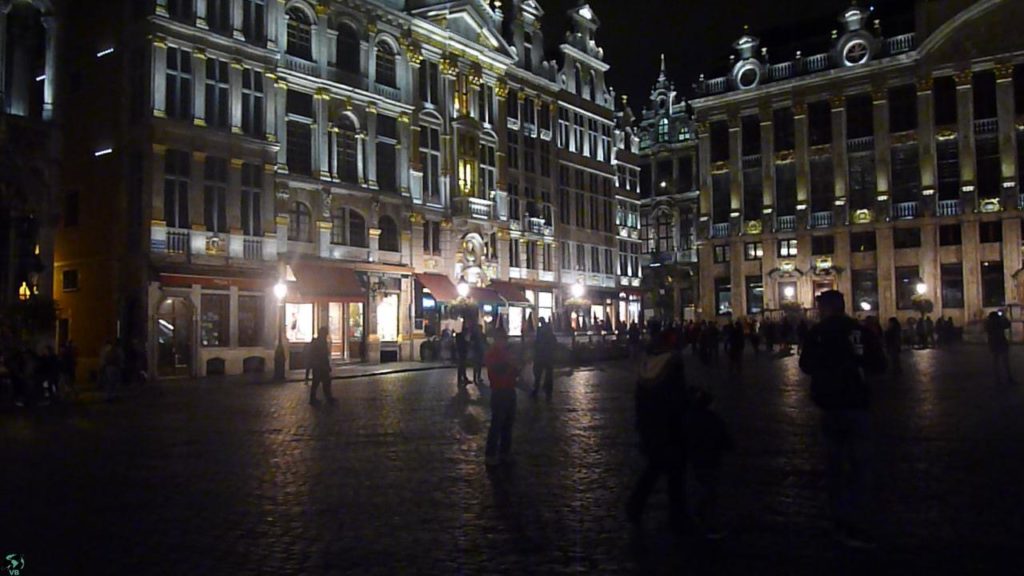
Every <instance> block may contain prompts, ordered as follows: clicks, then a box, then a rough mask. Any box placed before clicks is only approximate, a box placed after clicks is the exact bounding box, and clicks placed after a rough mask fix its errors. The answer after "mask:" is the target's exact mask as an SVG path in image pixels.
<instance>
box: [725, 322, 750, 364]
mask: <svg viewBox="0 0 1024 576" xmlns="http://www.w3.org/2000/svg"><path fill="white" fill-rule="evenodd" d="M725 337H726V343H727V344H728V345H729V372H731V373H733V374H738V373H740V372H741V371H742V370H743V348H744V346H746V337H745V336H744V334H743V324H742V323H741V322H740V321H739V320H737V321H736V323H735V324H733V325H732V329H731V330H729V331H728V332H726V335H725Z"/></svg>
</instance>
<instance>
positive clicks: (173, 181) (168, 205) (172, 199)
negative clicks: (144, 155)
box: [164, 150, 192, 229]
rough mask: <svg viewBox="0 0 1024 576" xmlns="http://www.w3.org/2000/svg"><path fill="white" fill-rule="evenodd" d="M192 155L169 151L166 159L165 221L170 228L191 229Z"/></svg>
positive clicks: (179, 151) (181, 151)
mask: <svg viewBox="0 0 1024 576" xmlns="http://www.w3.org/2000/svg"><path fill="white" fill-rule="evenodd" d="M191 161H192V158H191V155H190V154H189V153H188V152H185V151H183V150H168V151H167V153H166V155H165V157H164V220H165V221H166V222H167V227H168V228H185V229H187V228H190V227H191V224H190V223H189V216H188V194H189V182H190V180H191V174H190V173H189V172H190V169H191Z"/></svg>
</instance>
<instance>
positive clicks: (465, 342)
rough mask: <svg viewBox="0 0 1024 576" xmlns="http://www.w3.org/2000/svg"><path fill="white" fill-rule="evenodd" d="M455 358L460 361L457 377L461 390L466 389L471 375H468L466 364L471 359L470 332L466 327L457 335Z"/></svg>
mask: <svg viewBox="0 0 1024 576" xmlns="http://www.w3.org/2000/svg"><path fill="white" fill-rule="evenodd" d="M455 358H456V362H457V363H458V369H457V372H456V374H457V379H458V384H459V389H460V390H465V389H466V386H467V385H469V376H466V364H467V362H468V361H469V334H466V328H465V327H463V328H462V330H461V331H460V332H459V333H458V334H456V335H455Z"/></svg>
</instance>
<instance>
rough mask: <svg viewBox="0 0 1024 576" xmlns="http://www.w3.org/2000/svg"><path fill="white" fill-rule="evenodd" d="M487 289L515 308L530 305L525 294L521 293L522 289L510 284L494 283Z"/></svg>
mask: <svg viewBox="0 0 1024 576" xmlns="http://www.w3.org/2000/svg"><path fill="white" fill-rule="evenodd" d="M488 288H490V289H491V290H494V291H495V292H497V293H498V296H501V298H502V300H504V301H505V302H506V303H508V304H512V305H516V306H529V305H530V301H529V300H527V299H526V293H525V292H523V289H522V288H521V287H520V286H517V285H516V284H513V283H511V282H501V281H495V282H491V283H490V285H489V286H488Z"/></svg>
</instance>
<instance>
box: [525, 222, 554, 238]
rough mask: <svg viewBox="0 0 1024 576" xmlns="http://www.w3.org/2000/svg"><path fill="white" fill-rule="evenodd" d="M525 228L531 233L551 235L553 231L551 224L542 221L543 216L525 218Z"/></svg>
mask: <svg viewBox="0 0 1024 576" xmlns="http://www.w3.org/2000/svg"><path fill="white" fill-rule="evenodd" d="M526 230H527V231H528V232H531V233H533V234H541V235H543V236H552V235H553V233H554V231H553V230H552V228H551V226H548V225H547V224H545V223H544V219H543V218H527V219H526Z"/></svg>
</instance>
